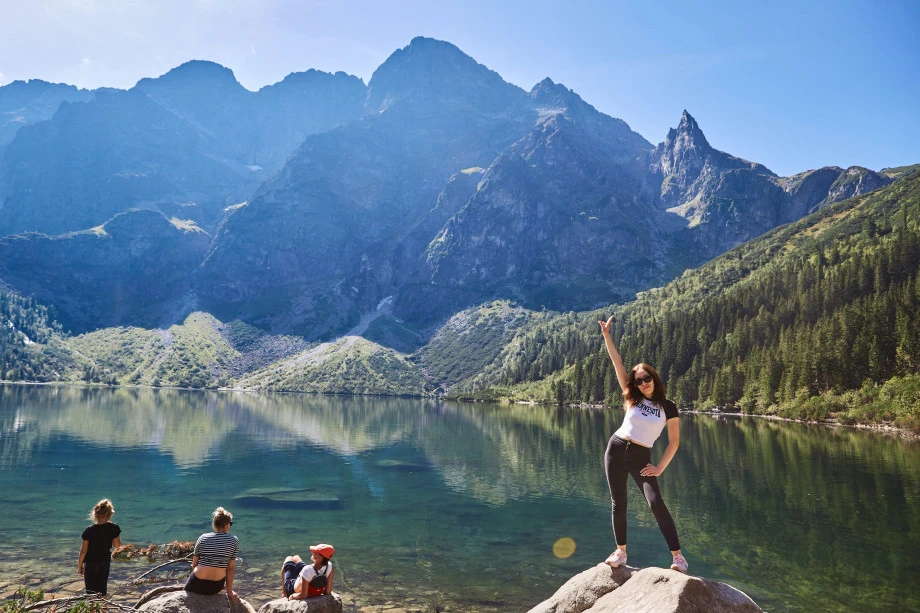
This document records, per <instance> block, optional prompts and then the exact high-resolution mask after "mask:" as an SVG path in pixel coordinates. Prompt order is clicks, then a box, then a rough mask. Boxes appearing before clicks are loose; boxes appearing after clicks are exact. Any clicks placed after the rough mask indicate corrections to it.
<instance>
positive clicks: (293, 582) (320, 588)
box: [281, 543, 335, 600]
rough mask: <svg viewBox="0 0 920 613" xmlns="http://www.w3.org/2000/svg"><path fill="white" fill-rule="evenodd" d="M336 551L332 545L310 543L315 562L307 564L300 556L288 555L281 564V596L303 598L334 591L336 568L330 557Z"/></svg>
mask: <svg viewBox="0 0 920 613" xmlns="http://www.w3.org/2000/svg"><path fill="white" fill-rule="evenodd" d="M334 553H335V549H333V547H332V545H326V544H325V543H320V544H319V545H310V554H311V557H312V558H313V564H305V563H304V561H303V560H302V559H301V558H300V556H297V555H294V556H288V557H286V558H285V559H284V564H283V565H282V566H281V596H282V597H283V598H287V599H288V600H303V599H304V598H310V597H312V596H322V595H323V594H331V593H332V578H333V577H334V576H335V570H334V569H333V568H332V562H330V561H329V558H331V557H332V555H333V554H334Z"/></svg>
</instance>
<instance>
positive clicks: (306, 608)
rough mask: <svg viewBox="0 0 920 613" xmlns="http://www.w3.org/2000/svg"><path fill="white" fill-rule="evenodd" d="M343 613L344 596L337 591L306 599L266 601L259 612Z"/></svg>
mask: <svg viewBox="0 0 920 613" xmlns="http://www.w3.org/2000/svg"><path fill="white" fill-rule="evenodd" d="M307 612H309V613H342V598H341V596H339V595H338V594H336V593H335V592H332V594H329V595H326V596H314V597H313V598H307V599H306V600H287V599H285V598H277V599H275V600H272V601H270V602H266V603H265V604H264V605H262V607H261V608H260V609H259V613H307Z"/></svg>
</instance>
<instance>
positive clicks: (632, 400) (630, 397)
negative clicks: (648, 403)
mask: <svg viewBox="0 0 920 613" xmlns="http://www.w3.org/2000/svg"><path fill="white" fill-rule="evenodd" d="M640 369H641V370H644V371H645V372H647V373H648V374H650V375H652V379H653V380H654V381H655V389H654V391H652V398H651V400H652V401H653V402H657V403H658V404H661V403H662V402H664V401H665V400H666V399H667V397H668V393H667V390H665V388H664V383H662V382H661V376H660V375H659V374H658V371H657V370H655V369H654V368H652V367H651V366H649V365H648V364H646V363H645V362H642V363H641V364H636V365H635V366H633V367H632V370H631V371H629V385H627V386H626V389H625V390H624V391H623V408H625V409H628V408H629V407H631V406H635V405H637V404H639V403H640V402H642V401H643V400H645V396H644V395H643V394H642V392H641V391H639V386H638V385H636V371H637V370H640Z"/></svg>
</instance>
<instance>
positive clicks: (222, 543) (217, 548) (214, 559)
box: [193, 532, 240, 568]
mask: <svg viewBox="0 0 920 613" xmlns="http://www.w3.org/2000/svg"><path fill="white" fill-rule="evenodd" d="M239 548H240V541H239V539H237V538H236V537H235V536H233V535H232V534H227V533H226V532H207V533H205V534H202V535H201V536H199V537H198V540H197V541H195V551H194V552H193V554H194V555H196V556H198V565H199V566H210V567H212V568H227V565H228V564H229V563H230V560H235V559H236V552H237V551H238V550H239Z"/></svg>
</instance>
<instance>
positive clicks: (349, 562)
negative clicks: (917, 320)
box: [0, 386, 920, 611]
mask: <svg viewBox="0 0 920 613" xmlns="http://www.w3.org/2000/svg"><path fill="white" fill-rule="evenodd" d="M621 418H622V414H621V413H620V412H619V411H609V410H608V411H595V410H580V409H561V408H555V407H531V406H482V405H478V406H472V405H461V404H454V403H441V402H437V401H422V400H404V399H378V398H339V397H328V396H309V395H282V394H279V395H261V394H233V393H198V392H180V391H174V390H129V389H85V388H72V387H50V386H49V387H44V386H43V387H23V386H0V467H2V471H0V517H14V516H40V515H41V514H42V513H44V512H45V511H46V510H47V509H49V508H55V510H56V515H57V516H59V517H63V518H66V520H64V524H65V525H63V526H60V525H54V526H46V525H44V524H42V523H36V524H34V525H31V527H29V528H28V531H25V530H24V529H23V527H22V526H21V525H20V524H18V523H17V524H15V525H13V524H10V523H7V524H6V525H4V524H2V523H0V536H2V537H3V538H2V539H0V575H3V573H4V571H3V568H5V566H4V564H7V563H8V562H9V561H10V560H13V559H18V558H22V557H23V556H31V557H35V556H38V557H44V556H48V557H51V556H56V555H58V553H59V552H60V551H61V550H64V551H67V550H68V548H72V549H75V551H74V556H75V555H76V548H77V547H78V545H79V543H76V544H74V543H73V540H74V538H75V537H74V534H79V529H80V528H81V527H82V523H81V522H82V518H83V517H84V515H85V513H86V510H87V509H88V505H91V504H92V502H94V501H95V500H96V499H98V497H99V496H100V495H101V494H102V492H103V491H104V492H105V493H106V495H111V496H112V497H113V498H114V499H115V502H116V508H117V509H118V513H119V514H120V515H119V517H121V518H122V519H123V520H124V523H125V525H124V526H123V528H125V529H126V531H127V532H128V534H129V535H130V534H133V535H134V536H126V539H127V540H129V541H139V542H143V541H155V542H165V541H166V540H171V539H173V538H194V536H196V535H197V533H198V532H200V531H201V529H202V528H204V527H205V526H204V525H202V524H206V520H207V517H208V513H209V512H210V510H211V509H213V507H214V506H215V505H216V504H223V503H226V502H227V501H228V500H232V497H233V496H234V495H236V494H238V493H240V492H244V491H246V490H251V489H253V488H288V489H298V488H300V489H305V490H309V491H311V492H314V491H315V492H319V494H317V495H320V496H321V495H326V494H328V496H329V498H330V499H333V498H334V499H335V500H336V501H340V504H339V503H338V502H337V503H336V505H312V506H311V505H305V506H304V505H301V507H300V508H290V507H291V505H287V507H285V506H284V505H279V508H272V507H271V505H267V506H264V507H263V506H260V507H259V508H257V509H246V508H242V509H240V511H241V512H240V513H239V517H240V519H241V520H242V521H240V522H235V524H239V530H238V534H239V536H240V539H241V543H243V544H245V556H246V560H247V569H248V570H247V572H249V573H250V574H248V575H245V576H244V579H245V580H247V581H249V585H251V586H256V585H261V584H264V585H266V586H272V585H273V583H274V580H275V579H274V574H275V569H274V568H273V564H274V562H275V561H277V560H276V558H277V557H278V556H279V555H280V554H281V552H286V553H293V552H294V551H289V550H291V549H292V547H293V548H294V549H295V550H296V548H297V546H292V544H291V538H292V534H297V536H298V538H300V534H299V532H298V526H301V525H309V526H311V527H315V526H320V527H321V528H320V529H319V530H317V529H316V528H312V529H311V530H310V533H309V534H310V535H313V534H316V533H317V532H319V533H320V534H322V535H324V537H323V538H321V539H317V540H329V541H334V542H335V544H336V547H337V549H339V548H340V547H341V552H342V555H341V557H340V561H341V566H340V568H341V569H342V580H343V581H342V583H341V585H342V588H343V589H346V588H347V589H351V590H354V591H356V592H364V593H365V594H378V595H380V597H381V598H383V597H384V596H385V597H386V598H389V599H409V600H412V599H413V598H416V600H414V601H413V602H416V603H419V604H421V605H425V606H430V607H434V606H440V607H441V608H442V609H443V608H445V607H446V606H447V605H450V608H451V609H452V610H477V611H488V610H508V609H512V610H514V609H521V610H525V609H526V608H528V607H529V606H530V605H533V604H534V603H536V602H538V601H539V600H541V599H542V598H545V597H546V596H548V595H549V594H551V593H552V592H553V591H554V590H555V589H556V588H557V587H558V585H559V584H561V583H562V582H563V581H564V580H565V579H567V578H568V577H569V576H571V575H572V574H574V573H575V572H578V571H580V570H582V569H584V568H586V567H587V566H590V565H593V564H595V563H596V562H597V561H599V560H602V559H603V558H604V557H605V556H606V555H607V554H608V553H609V550H610V548H611V547H612V538H611V535H610V524H609V498H608V494H607V490H606V484H605V481H604V475H603V466H602V456H603V452H604V448H605V446H606V442H607V438H608V437H609V435H610V433H611V432H612V431H613V430H614V429H615V428H616V426H617V425H618V424H619V422H620V420H621ZM682 419H683V422H682V423H683V426H682V445H681V449H680V452H679V453H678V455H677V457H676V459H675V461H674V462H673V463H672V464H671V466H670V467H669V469H668V471H667V473H666V474H665V476H664V478H663V479H662V482H661V483H662V489H663V491H664V494H665V498H666V500H667V501H668V505H669V506H670V507H671V509H672V512H673V514H674V515H675V518H676V520H677V522H678V528H679V530H680V534H681V540H682V541H683V544H684V548H685V550H686V551H687V552H688V555H689V556H690V561H691V565H692V566H691V568H692V571H693V572H694V573H698V574H701V575H704V576H708V577H711V578H715V579H719V580H726V581H729V582H730V583H732V584H733V585H736V586H737V587H739V588H741V589H743V590H745V591H747V592H748V593H749V594H751V595H752V596H753V597H754V598H755V600H757V601H758V603H759V604H761V606H763V607H764V608H765V609H768V610H786V609H788V610H802V609H818V610H829V611H833V610H839V611H843V610H853V609H856V610H863V611H885V610H891V609H894V608H900V609H901V610H920V595H918V589H917V587H916V578H917V577H918V576H920V563H918V561H917V560H918V558H917V557H916V556H915V554H914V552H915V551H916V550H917V549H918V547H920V511H918V509H920V446H918V445H917V444H910V443H906V442H904V441H901V440H899V439H896V438H891V437H886V436H883V435H880V434H877V433H872V432H863V431H857V430H852V429H836V430H835V429H828V428H824V427H809V426H803V425H799V424H787V423H778V422H770V421H765V420H755V419H734V418H733V419H716V418H711V417H701V416H692V415H685V416H684V417H683V418H682ZM215 476H216V478H215ZM632 490H635V488H630V491H631V496H633V498H631V501H630V548H631V551H630V561H631V562H632V561H634V560H635V562H636V563H639V564H642V565H659V564H663V563H665V561H666V560H665V559H663V558H662V555H661V554H662V550H663V548H664V546H663V543H662V542H661V536H660V534H659V533H658V530H657V527H656V526H655V524H654V520H653V519H652V518H651V515H650V514H649V513H648V510H647V508H645V505H644V502H643V501H642V499H641V497H640V496H639V494H638V491H632ZM119 505H121V506H119ZM84 507H86V508H84ZM314 507H315V509H314ZM202 518H204V519H202ZM236 528H237V526H236V525H235V526H234V529H235V530H236ZM327 537H328V538H327ZM303 538H305V539H308V540H309V536H308V535H306V534H304V535H303ZM560 539H571V541H572V543H573V544H574V545H575V547H574V553H573V555H571V557H562V556H558V555H553V545H554V544H556V543H558V542H560ZM566 542H568V541H566ZM484 551H485V552H488V555H487V556H485V558H486V559H484V557H483V552H484ZM664 553H666V552H664ZM65 557H66V556H65ZM381 568H385V569H386V573H385V574H383V575H382V574H381V572H380V569H381ZM119 572H126V571H119ZM471 576H475V577H476V580H475V581H474V582H472V583H471V579H470V577H471ZM48 580H49V581H53V580H55V579H53V578H49V579H48ZM3 581H4V579H3V577H2V576H0V584H2V583H3ZM445 603H446V604H445Z"/></svg>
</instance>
